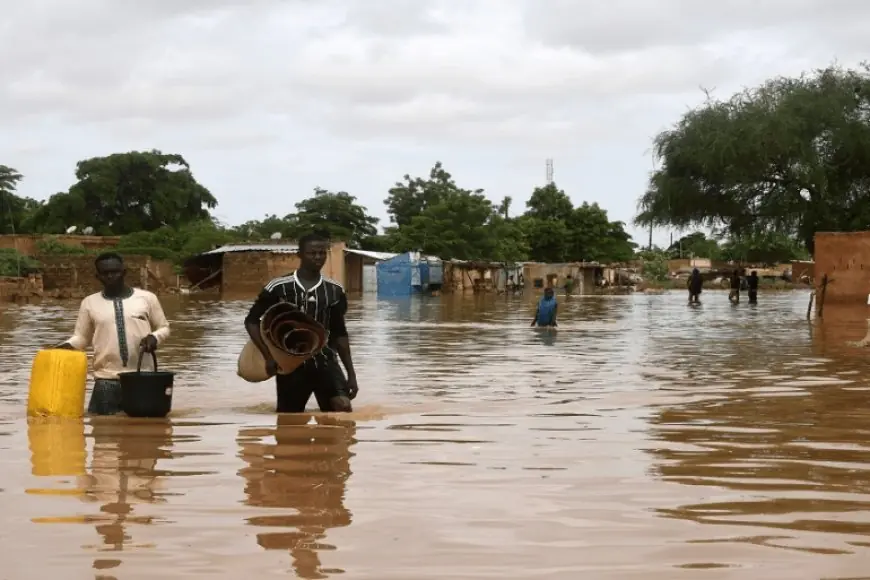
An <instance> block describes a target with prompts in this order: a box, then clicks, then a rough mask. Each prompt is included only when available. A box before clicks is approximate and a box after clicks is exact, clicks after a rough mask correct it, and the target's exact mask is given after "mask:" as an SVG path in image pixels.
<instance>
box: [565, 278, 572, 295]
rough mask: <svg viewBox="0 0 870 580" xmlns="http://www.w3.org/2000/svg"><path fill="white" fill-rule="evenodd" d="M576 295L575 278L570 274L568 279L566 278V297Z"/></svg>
mask: <svg viewBox="0 0 870 580" xmlns="http://www.w3.org/2000/svg"><path fill="white" fill-rule="evenodd" d="M573 293H574V278H573V277H572V276H571V274H568V277H567V278H565V296H570V295H571V294H573Z"/></svg>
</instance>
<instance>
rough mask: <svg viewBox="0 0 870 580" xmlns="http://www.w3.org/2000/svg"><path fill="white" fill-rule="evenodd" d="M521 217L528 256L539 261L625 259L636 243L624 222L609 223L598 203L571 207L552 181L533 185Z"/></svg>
mask: <svg viewBox="0 0 870 580" xmlns="http://www.w3.org/2000/svg"><path fill="white" fill-rule="evenodd" d="M526 207H527V208H528V209H527V211H526V213H525V215H524V216H523V218H522V219H523V221H522V228H523V230H524V232H525V235H526V238H527V240H528V246H529V256H530V258H531V259H532V260H535V261H538V262H566V261H590V262H591V261H598V262H627V261H629V260H631V259H632V258H633V257H634V248H635V244H633V243H632V241H631V236H630V235H628V233H627V232H626V231H625V224H623V223H622V222H612V221H610V219H609V218H608V216H607V211H605V210H604V209H602V208H601V207H600V206H599V205H598V204H597V203H593V204H589V203H586V202H584V203H583V204H582V205H580V206H579V207H576V208H575V207H574V204H573V203H572V202H571V198H570V197H568V195H567V194H566V193H565V192H564V191H563V190H561V189H559V188H558V187H557V186H556V185H555V184H554V183H550V184H548V185H546V186H544V187H538V188H535V190H534V192H533V193H532V196H531V197H530V198H529V201H528V202H526Z"/></svg>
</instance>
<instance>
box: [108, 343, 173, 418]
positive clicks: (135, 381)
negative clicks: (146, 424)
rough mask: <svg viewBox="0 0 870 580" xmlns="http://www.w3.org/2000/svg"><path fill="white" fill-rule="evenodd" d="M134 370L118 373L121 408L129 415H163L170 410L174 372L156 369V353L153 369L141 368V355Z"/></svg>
mask: <svg viewBox="0 0 870 580" xmlns="http://www.w3.org/2000/svg"><path fill="white" fill-rule="evenodd" d="M143 356H145V353H140V355H139V364H138V365H137V366H136V371H135V372H132V371H131V372H127V373H119V374H118V378H119V379H120V381H121V410H122V411H124V413H126V414H127V415H128V416H129V417H165V416H166V415H168V414H169V411H171V410H172V383H173V379H174V378H175V373H171V372H167V371H159V370H157V355H156V354H154V353H153V352H152V353H151V358H153V359H154V370H153V371H143V370H142V357H143Z"/></svg>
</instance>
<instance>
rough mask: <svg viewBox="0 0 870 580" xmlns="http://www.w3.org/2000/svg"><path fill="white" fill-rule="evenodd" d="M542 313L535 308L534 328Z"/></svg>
mask: <svg viewBox="0 0 870 580" xmlns="http://www.w3.org/2000/svg"><path fill="white" fill-rule="evenodd" d="M540 312H541V309H540V308H537V307H536V308H535V317H534V318H533V319H532V326H534V325H535V323H536V322H537V321H538V314H540Z"/></svg>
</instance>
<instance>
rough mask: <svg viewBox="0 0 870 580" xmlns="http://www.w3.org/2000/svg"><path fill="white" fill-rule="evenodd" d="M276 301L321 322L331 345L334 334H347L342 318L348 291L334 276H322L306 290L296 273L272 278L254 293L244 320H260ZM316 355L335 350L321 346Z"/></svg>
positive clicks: (345, 311) (345, 310) (341, 335)
mask: <svg viewBox="0 0 870 580" xmlns="http://www.w3.org/2000/svg"><path fill="white" fill-rule="evenodd" d="M279 302H287V303H290V304H293V305H294V306H296V307H297V308H298V309H299V310H301V311H302V312H305V313H306V314H308V315H309V316H310V317H312V318H313V319H314V320H316V321H317V322H319V323H320V324H322V325H323V327H324V328H325V329H326V330H327V332H328V333H329V342H328V344H330V345H332V344H333V342H334V340H335V339H336V338H341V337H343V336H347V326H346V325H345V320H344V316H345V314H346V313H347V295H346V294H345V293H344V288H343V287H342V285H341V284H339V283H338V282H336V281H335V280H331V279H329V278H325V277H323V276H321V277H320V280H319V281H318V282H317V283H316V284H315V285H314V286H312V287H311V288H309V289H307V290H306V289H305V287H304V286H303V285H302V283H301V282H300V281H299V280H297V278H296V274H295V273H293V274H289V275H287V276H281V277H278V278H275V279H274V280H272V281H271V282H269V283H268V284H266V285H265V286H264V287H263V290H262V291H261V292H260V295H259V296H257V300H256V301H254V304H253V306H251V310H250V311H249V312H248V316H247V317H245V324H259V323H260V319H261V318H262V317H263V315H264V314H265V313H266V311H267V310H268V309H269V308H271V307H272V306H274V305H275V304H278V303H279ZM318 356H325V357H327V358H331V357H334V356H335V353H334V352H333V351H332V349H331V348H329V347H324V349H323V351H321V352H320V353H319V354H318Z"/></svg>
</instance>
